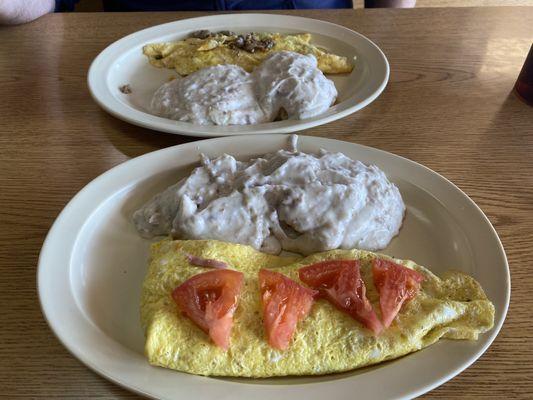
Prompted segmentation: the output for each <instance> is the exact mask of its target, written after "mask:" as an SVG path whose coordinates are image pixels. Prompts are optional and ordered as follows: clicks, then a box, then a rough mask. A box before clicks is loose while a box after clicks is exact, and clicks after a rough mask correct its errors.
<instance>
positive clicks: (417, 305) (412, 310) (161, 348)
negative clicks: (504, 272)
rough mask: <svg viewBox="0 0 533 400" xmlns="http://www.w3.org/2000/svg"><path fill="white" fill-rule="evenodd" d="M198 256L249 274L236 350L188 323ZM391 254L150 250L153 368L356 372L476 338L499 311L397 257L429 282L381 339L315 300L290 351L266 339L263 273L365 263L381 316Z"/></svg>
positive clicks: (146, 305)
mask: <svg viewBox="0 0 533 400" xmlns="http://www.w3.org/2000/svg"><path fill="white" fill-rule="evenodd" d="M190 255H193V256H197V257H202V258H206V259H215V260H219V261H222V262H225V263H226V264H228V265H229V266H230V268H232V269H235V270H238V271H241V272H243V273H244V276H245V281H244V287H243V290H242V293H241V297H240V301H239V306H238V308H237V311H236V313H235V316H234V326H233V330H232V335H231V345H230V347H229V349H228V350H227V351H224V350H222V349H221V348H218V347H216V346H215V345H214V344H213V343H212V342H211V341H210V339H209V337H208V335H206V334H205V333H204V332H203V331H202V330H201V329H199V328H198V327H197V326H196V325H195V324H194V323H193V322H192V321H191V320H189V319H188V318H187V317H185V316H183V315H182V314H181V313H180V312H179V310H178V308H177V306H176V304H175V303H174V301H173V300H172V298H171V292H172V290H173V289H174V288H175V287H176V286H177V285H179V284H180V283H182V282H184V281H185V280H187V279H188V278H190V277H191V276H193V275H196V274H198V273H201V272H205V271H206V268H202V267H198V266H194V265H192V264H190V263H189V260H190ZM376 257H380V258H385V259H391V258H390V257H388V256H385V255H381V254H376V253H371V252H368V251H362V250H332V251H326V252H323V253H318V254H314V255H311V256H308V257H305V258H301V257H278V256H273V255H269V254H264V253H260V252H258V251H256V250H254V249H253V248H252V247H249V246H244V245H239V244H230V243H224V242H219V241H213V240H206V241H204V240H198V241H194V240H190V241H179V240H177V241H171V240H163V241H161V242H159V243H156V244H154V245H152V260H151V264H150V267H149V270H148V273H147V275H146V278H145V280H144V283H143V289H142V298H141V320H142V324H143V326H144V328H145V334H146V345H145V352H146V355H147V357H148V360H149V362H150V363H151V364H153V365H157V366H162V367H166V368H171V369H175V370H178V371H183V372H188V373H192V374H199V375H218V376H239V377H256V378H259V377H261V378H263V377H272V376H286V375H319V374H329V373H334V372H341V371H347V370H352V369H355V368H359V367H363V366H367V365H371V364H376V363H379V362H382V361H385V360H390V359H394V358H398V357H401V356H403V355H405V354H408V353H411V352H414V351H417V350H420V349H422V348H424V347H426V346H429V345H431V344H433V343H435V342H436V341H438V340H439V339H440V338H446V339H468V340H476V339H477V338H478V335H479V334H480V333H483V332H486V331H487V330H489V329H491V328H492V326H493V323H494V306H493V305H492V303H491V302H490V301H489V300H488V299H487V297H486V295H485V293H484V292H483V289H482V288H481V286H480V285H479V283H477V282H476V281H475V280H474V279H473V278H471V277H470V276H468V275H465V274H463V273H460V272H450V273H448V274H447V275H446V276H444V277H443V278H439V277H437V276H435V275H434V274H432V273H431V272H430V271H429V270H427V269H426V268H424V267H422V266H419V265H417V264H415V263H414V262H412V261H404V260H397V259H393V260H394V261H395V262H396V263H399V264H402V265H404V266H406V267H408V268H412V269H414V270H416V271H418V272H420V273H421V274H423V276H424V282H423V283H422V286H421V289H420V292H419V293H418V295H417V296H416V297H415V298H414V299H412V300H410V301H409V302H407V303H405V304H404V305H403V307H402V309H401V310H400V313H399V314H398V316H397V317H396V319H395V320H394V322H393V323H392V325H391V326H390V327H389V328H387V329H386V330H385V331H384V332H383V333H381V334H380V335H379V336H374V335H372V333H371V332H370V331H369V330H367V329H365V328H363V326H362V325H361V324H360V323H358V322H357V321H355V320H354V319H352V318H350V317H349V316H347V315H346V314H344V313H342V312H340V311H339V310H337V309H336V308H335V307H334V306H332V305H331V304H329V303H328V302H326V301H325V300H317V301H316V302H315V304H314V305H313V307H312V309H311V312H310V314H309V316H308V317H307V318H306V319H305V320H303V321H302V322H301V323H300V324H299V325H298V327H297V330H296V333H295V335H294V337H293V340H292V343H291V344H290V347H289V348H288V349H287V350H285V351H279V350H275V349H273V348H271V347H270V346H269V345H268V343H267V341H266V340H265V334H264V331H263V324H262V309H261V304H260V295H259V287H258V280H257V274H258V271H259V269H260V268H269V269H276V271H278V272H281V273H283V274H285V275H287V276H288V277H290V278H292V279H294V280H296V281H298V282H299V279H298V273H297V270H298V268H301V267H302V266H305V265H310V264H314V263H317V262H320V261H324V260H331V259H358V260H360V263H361V274H362V278H363V280H364V281H365V284H366V288H367V297H368V299H369V300H370V301H371V303H372V304H373V305H374V309H375V310H376V312H377V313H378V316H380V314H379V305H378V302H379V299H378V294H377V292H376V289H375V287H374V284H373V282H372V272H371V264H372V260H373V259H374V258H376Z"/></svg>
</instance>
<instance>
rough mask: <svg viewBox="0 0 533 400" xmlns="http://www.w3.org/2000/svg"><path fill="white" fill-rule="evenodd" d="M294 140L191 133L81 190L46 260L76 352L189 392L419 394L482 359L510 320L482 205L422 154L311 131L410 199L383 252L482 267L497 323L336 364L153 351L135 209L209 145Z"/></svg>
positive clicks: (128, 380)
mask: <svg viewBox="0 0 533 400" xmlns="http://www.w3.org/2000/svg"><path fill="white" fill-rule="evenodd" d="M286 143H287V136H285V135H263V136H259V137H257V136H243V137H239V138H234V137H233V138H218V139H211V140H205V141H200V142H193V143H188V144H184V145H180V146H176V147H171V148H168V149H164V150H159V151H156V152H153V153H150V154H146V155H144V156H142V157H138V158H135V159H132V160H130V161H127V162H125V163H123V164H121V165H119V166H117V167H115V168H113V169H111V170H110V171H108V172H106V173H105V174H103V175H101V176H100V177H98V178H96V179H95V180H94V181H93V182H91V183H89V184H88V185H87V186H86V187H85V188H84V189H83V190H81V191H80V192H79V193H78V194H77V195H76V196H75V197H74V198H73V199H72V200H71V201H70V203H69V204H68V205H67V206H66V207H65V209H64V210H63V212H62V213H61V214H60V215H59V217H58V218H57V220H56V222H55V223H54V225H53V226H52V228H51V229H50V232H49V234H48V237H47V238H46V241H45V243H44V245H43V248H42V251H41V255H40V259H39V267H38V286H39V298H40V301H41V305H42V309H43V312H44V315H45V317H46V319H47V320H48V323H49V325H50V327H51V328H52V330H53V331H54V332H55V334H56V335H57V337H58V338H59V339H60V340H61V342H62V343H63V344H64V345H65V346H66V347H67V348H68V349H69V350H70V351H71V352H72V354H73V355H74V356H76V357H77V358H79V359H80V360H81V361H82V362H84V363H85V364H86V365H87V366H89V367H90V368H92V369H93V370H95V371H96V372H98V373H99V374H101V375H103V376H105V377H106V378H108V379H110V380H111V381H113V382H116V383H118V384H119V385H121V386H124V387H126V388H128V389H131V390H133V391H136V392H138V393H142V394H144V395H147V396H151V397H154V398H161V399H184V400H189V399H192V398H194V399H195V400H203V399H211V398H217V399H219V400H223V399H232V400H234V399H249V398H253V399H255V400H263V399H264V400H270V399H273V398H275V399H277V400H281V399H290V400H294V399H298V398H305V399H308V400H312V399H320V400H323V399H324V398H335V399H336V400H343V399H352V398H353V394H354V393H358V396H361V398H372V399H388V398H410V397H414V396H417V395H420V394H421V393H424V392H426V391H428V390H430V389H432V388H434V387H436V386H438V385H440V384H442V383H443V382H445V381H447V380H449V379H451V378H452V377H453V376H455V375H456V374H458V373H459V372H461V371H462V370H463V369H464V368H466V367H468V366H469V365H470V364H471V363H472V362H474V361H475V360H476V359H477V358H478V357H479V356H480V355H481V354H482V353H483V352H484V351H485V350H486V349H487V347H488V346H489V345H490V344H491V342H492V341H493V340H494V338H495V337H496V335H497V333H498V331H499V330H500V328H501V326H502V323H503V321H504V318H505V315H506V312H507V307H508V304H509V294H510V277H509V269H508V266H507V260H506V257H505V253H504V250H503V248H502V245H501V243H500V241H499V239H498V236H497V234H496V232H495V231H494V229H493V227H492V226H491V224H490V223H489V221H488V220H487V218H486V217H485V215H484V214H483V213H482V211H481V210H480V209H479V208H478V207H477V206H476V205H475V204H474V203H473V202H472V201H471V200H470V199H469V198H468V197H467V196H466V195H465V194H464V193H463V192H461V191H460V190H459V189H458V188H457V187H455V186H454V185H453V184H452V183H450V182H449V181H447V180H446V179H445V178H443V177H442V176H440V175H438V174H436V173H435V172H433V171H431V170H429V169H427V168H425V167H423V166H421V165H419V164H417V163H415V162H413V161H409V160H407V159H405V158H402V157H399V156H395V155H393V154H390V153H387V152H384V151H380V150H376V149H373V148H369V147H364V146H360V145H356V144H352V143H347V142H342V141H337V140H331V139H323V138H316V137H305V136H302V137H300V140H299V148H300V149H301V150H303V151H306V152H314V151H317V150H318V149H319V148H325V149H327V150H330V151H340V152H343V153H344V154H346V155H348V156H350V157H352V158H354V159H359V160H361V161H363V162H365V163H374V164H376V165H377V166H379V167H380V168H382V169H383V170H384V171H385V172H386V173H387V174H388V176H389V178H390V179H391V180H392V181H393V182H395V183H396V184H397V185H398V187H399V188H400V191H401V193H402V195H403V198H404V200H405V203H406V205H407V216H406V219H405V223H404V226H403V228H402V230H401V232H400V235H399V236H398V237H396V238H395V239H394V240H393V241H392V243H391V244H390V245H389V247H388V248H387V249H385V250H384V252H385V253H388V254H391V255H394V256H396V257H400V258H410V259H413V260H416V261H417V262H419V263H420V264H422V265H425V266H427V267H429V268H430V269H431V270H432V271H434V272H435V273H437V274H440V273H442V272H444V271H445V270H448V269H450V268H455V269H460V270H462V271H464V272H467V273H469V274H471V275H473V276H474V277H475V278H476V279H477V280H478V281H479V282H480V283H481V284H482V285H483V288H484V289H485V291H486V293H487V295H488V297H489V298H490V299H491V300H492V302H493V303H494V305H495V307H496V320H495V327H494V328H493V329H492V330H491V331H489V332H488V333H486V334H484V335H482V336H481V337H480V339H479V340H478V341H475V342H468V341H441V342H439V343H437V344H435V345H433V346H431V347H429V348H427V349H425V350H422V351H420V352H417V353H414V354H411V355H409V356H406V357H403V358H401V359H399V360H396V361H392V362H388V363H385V364H382V365H378V366H374V367H371V368H364V369H360V370H356V371H353V372H349V373H342V374H337V375H329V376H317V377H287V378H276V379H265V380H253V379H220V378H216V379H215V378H206V377H200V376H194V375H188V374H184V373H179V372H175V371H171V370H166V369H163V368H156V367H152V366H150V365H149V364H148V363H147V361H146V360H145V358H144V356H143V344H144V338H143V332H142V330H141V326H140V322H139V297H140V290H141V282H142V280H143V277H144V274H145V271H146V268H147V258H148V254H149V253H148V248H149V242H148V241H146V240H143V239H141V238H140V237H139V236H138V235H137V233H136V231H135V229H134V227H133V224H132V223H131V220H130V218H131V215H132V212H133V211H134V210H135V209H137V208H138V207H139V206H141V205H142V204H143V203H144V202H145V201H146V200H148V199H149V198H150V197H151V196H152V195H153V194H155V193H156V192H158V191H160V190H162V189H163V188H165V187H166V186H168V185H170V184H172V183H174V182H176V181H177V180H178V179H179V178H180V177H183V176H184V175H185V174H186V173H188V172H189V171H190V170H191V168H192V167H193V166H194V165H195V164H197V162H198V154H199V152H200V151H201V152H204V153H206V154H208V155H210V156H214V155H218V154H221V153H223V152H226V153H230V154H234V155H236V156H237V157H238V158H240V159H248V158H250V157H251V156H254V155H260V154H263V153H265V152H269V151H275V150H278V149H279V148H281V147H284V146H286ZM328 396H329V397H328Z"/></svg>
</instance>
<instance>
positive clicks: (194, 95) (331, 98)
mask: <svg viewBox="0 0 533 400" xmlns="http://www.w3.org/2000/svg"><path fill="white" fill-rule="evenodd" d="M336 98H337V90H336V89H335V85H334V83H333V82H332V81H331V80H329V79H327V78H326V77H325V76H324V74H323V73H322V71H320V70H319V69H318V67H317V60H316V58H315V57H314V56H313V55H302V54H298V53H294V52H289V51H283V52H276V53H273V54H272V55H271V56H269V57H268V58H267V59H266V60H265V61H263V63H262V64H261V65H260V66H259V67H257V68H256V69H255V71H254V72H253V73H252V74H249V73H248V72H246V71H245V70H244V69H242V68H241V67H239V66H237V65H216V66H213V67H208V68H203V69H201V70H198V71H196V72H194V73H192V74H190V75H188V76H186V77H184V78H176V79H174V80H172V81H171V82H167V83H165V84H163V85H162V86H161V87H160V88H159V89H158V90H157V91H156V92H155V94H154V96H153V98H152V102H151V106H150V108H151V111H152V112H153V113H154V114H155V115H158V116H161V117H165V118H170V119H174V120H177V121H185V122H191V123H193V124H199V125H249V124H259V123H263V122H270V121H274V120H275V119H276V118H277V117H279V116H280V115H283V116H284V117H286V118H288V119H303V118H309V117H312V116H315V115H318V114H321V113H323V112H324V111H326V110H327V109H328V108H329V107H330V106H331V105H332V104H333V103H334V102H335V99H336Z"/></svg>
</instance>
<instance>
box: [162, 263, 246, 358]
mask: <svg viewBox="0 0 533 400" xmlns="http://www.w3.org/2000/svg"><path fill="white" fill-rule="evenodd" d="M243 280H244V275H243V274H242V272H238V271H233V270H230V269H220V270H214V271H209V272H204V273H202V274H198V275H194V276H193V277H192V278H190V279H188V280H186V281H185V282H183V283H182V284H181V285H179V286H178V287H177V288H176V289H174V291H173V292H172V298H173V299H174V301H175V302H176V304H177V305H178V307H179V309H180V310H181V311H182V312H183V313H184V314H185V315H186V316H187V317H189V318H190V319H191V320H192V321H193V322H194V323H195V324H196V325H198V326H199V327H200V328H201V329H202V330H203V331H204V332H205V333H207V334H209V336H210V337H211V340H213V342H214V343H215V344H216V345H217V346H219V347H222V348H223V349H225V350H227V349H228V347H229V342H230V335H231V328H232V326H233V314H234V313H235V310H236V309H237V303H238V300H239V295H240V293H241V289H242V284H243Z"/></svg>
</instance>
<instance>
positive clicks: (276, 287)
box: [259, 269, 318, 350]
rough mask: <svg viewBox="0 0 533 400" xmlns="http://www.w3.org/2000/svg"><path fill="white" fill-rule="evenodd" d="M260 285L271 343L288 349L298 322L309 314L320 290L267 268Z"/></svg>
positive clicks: (260, 279) (267, 332)
mask: <svg viewBox="0 0 533 400" xmlns="http://www.w3.org/2000/svg"><path fill="white" fill-rule="evenodd" d="M259 287H260V290H261V301H262V303H263V324H264V327H265V331H266V334H267V338H268V344H269V345H270V346H272V347H274V348H276V349H279V350H285V349H287V347H289V342H290V341H291V339H292V337H293V335H294V332H295V331H296V325H297V324H298V322H299V321H301V320H303V319H304V318H305V317H306V316H307V315H308V314H309V311H310V310H311V306H312V305H313V302H314V296H315V295H316V294H318V292H317V291H315V290H312V289H309V288H306V287H304V286H302V285H300V284H299V283H297V282H295V281H293V280H292V279H290V278H287V277H286V276H285V275H282V274H280V273H279V272H274V271H269V270H267V269H261V270H260V271H259Z"/></svg>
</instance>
